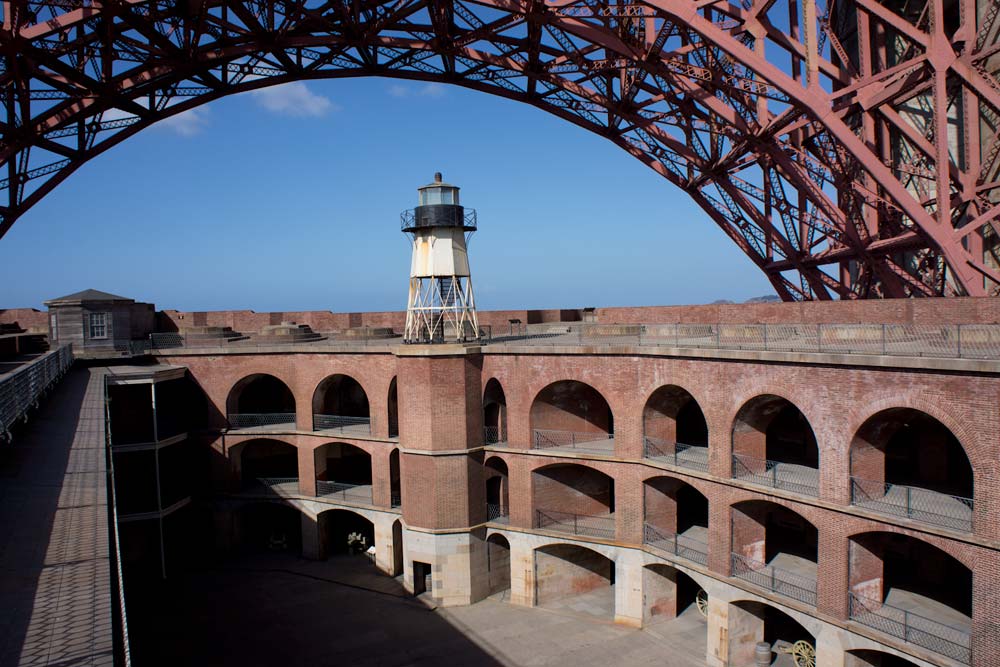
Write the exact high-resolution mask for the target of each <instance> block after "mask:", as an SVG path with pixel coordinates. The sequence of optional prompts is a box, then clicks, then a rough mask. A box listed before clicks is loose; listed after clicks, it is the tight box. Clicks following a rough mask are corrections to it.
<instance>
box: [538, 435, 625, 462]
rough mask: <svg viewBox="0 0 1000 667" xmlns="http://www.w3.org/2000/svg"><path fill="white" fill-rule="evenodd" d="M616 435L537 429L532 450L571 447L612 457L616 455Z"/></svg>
mask: <svg viewBox="0 0 1000 667" xmlns="http://www.w3.org/2000/svg"><path fill="white" fill-rule="evenodd" d="M614 438H615V434H614V433H595V432H589V433H588V432H583V431H558V430H555V429H547V428H536V429H535V430H534V431H533V432H532V438H531V448H532V449H550V448H553V447H569V448H571V449H579V450H581V451H586V452H594V453H598V454H605V455H608V456H611V455H613V454H614Z"/></svg>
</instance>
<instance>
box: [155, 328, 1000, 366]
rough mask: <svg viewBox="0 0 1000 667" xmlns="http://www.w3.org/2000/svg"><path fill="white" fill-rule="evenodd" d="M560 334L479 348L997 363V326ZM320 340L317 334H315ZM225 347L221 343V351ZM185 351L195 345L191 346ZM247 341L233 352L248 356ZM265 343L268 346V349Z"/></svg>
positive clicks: (165, 340)
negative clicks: (756, 352) (242, 351)
mask: <svg viewBox="0 0 1000 667" xmlns="http://www.w3.org/2000/svg"><path fill="white" fill-rule="evenodd" d="M564 326H565V327H566V330H565V331H563V332H546V333H537V334H514V335H492V332H491V331H489V330H488V328H487V327H486V326H484V327H483V328H482V329H483V331H481V338H480V342H482V343H490V344H504V343H512V344H517V343H526V344H529V345H587V346H592V347H593V346H636V345H639V346H643V347H647V346H648V347H673V348H696V349H720V350H760V351H766V352H819V353H832V354H864V355H876V356H904V357H941V358H956V359H1000V324H946V325H934V324H803V323H787V324H785V323H783V324H678V323H672V324H580V323H565V324H564ZM317 333H323V332H317ZM323 335H325V336H327V339H326V340H323V341H314V342H311V343H310V344H312V345H315V344H317V343H318V344H321V345H333V346H341V345H350V344H358V345H369V344H370V343H375V344H379V345H386V344H389V345H394V344H398V343H399V342H400V340H399V338H385V337H384V336H383V335H381V334H373V335H368V334H365V333H362V334H360V335H352V336H351V337H349V338H347V337H338V336H336V335H334V334H331V333H324V334H323ZM143 342H144V344H145V345H146V347H147V348H148V349H151V350H159V349H169V348H177V347H186V346H187V345H188V344H189V341H187V340H186V339H185V336H184V335H183V334H180V333H172V332H165V333H154V334H151V335H150V338H149V340H148V341H143ZM222 342H225V341H223V340H222V339H220V343H222ZM190 344H191V345H194V344H196V343H195V342H190ZM257 344H258V343H257V341H256V340H255V339H254V337H252V336H250V337H247V336H242V337H240V339H239V341H238V342H232V343H227V345H239V346H241V347H248V348H253V347H254V346H255V345H257ZM273 344H274V343H273V342H269V343H268V345H273Z"/></svg>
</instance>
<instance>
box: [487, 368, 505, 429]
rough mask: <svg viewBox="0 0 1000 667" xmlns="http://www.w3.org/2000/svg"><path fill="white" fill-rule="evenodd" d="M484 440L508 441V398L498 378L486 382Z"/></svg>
mask: <svg viewBox="0 0 1000 667" xmlns="http://www.w3.org/2000/svg"><path fill="white" fill-rule="evenodd" d="M483 442H485V443H486V444H487V445H495V444H503V443H506V442H507V398H506V396H504V393H503V387H502V386H500V382H499V381H497V379H496V378H491V379H490V381H489V382H487V383H486V390H485V391H484V392H483Z"/></svg>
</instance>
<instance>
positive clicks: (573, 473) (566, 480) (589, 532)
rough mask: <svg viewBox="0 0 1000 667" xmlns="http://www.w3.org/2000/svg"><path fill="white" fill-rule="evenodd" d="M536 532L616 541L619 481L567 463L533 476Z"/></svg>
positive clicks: (538, 470)
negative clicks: (542, 531) (616, 503)
mask: <svg viewBox="0 0 1000 667" xmlns="http://www.w3.org/2000/svg"><path fill="white" fill-rule="evenodd" d="M531 491H532V498H533V499H534V506H533V507H532V510H533V513H534V521H535V527H536V528H544V529H545V530H554V531H558V532H561V533H571V534H573V535H585V536H588V537H597V538H601V539H606V540H612V539H614V537H615V481H614V479H613V478H611V477H609V476H608V475H605V474H604V473H602V472H599V471H597V470H594V469H593V468H588V467H587V466H582V465H577V464H573V463H563V464H556V465H551V466H545V467H543V468H538V469H537V470H534V471H533V472H532V473H531Z"/></svg>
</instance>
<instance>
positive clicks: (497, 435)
mask: <svg viewBox="0 0 1000 667" xmlns="http://www.w3.org/2000/svg"><path fill="white" fill-rule="evenodd" d="M506 442H507V429H506V428H505V427H500V426H484V427H483V444H486V445H503V444H506Z"/></svg>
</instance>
